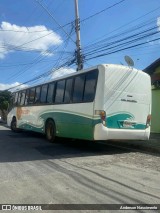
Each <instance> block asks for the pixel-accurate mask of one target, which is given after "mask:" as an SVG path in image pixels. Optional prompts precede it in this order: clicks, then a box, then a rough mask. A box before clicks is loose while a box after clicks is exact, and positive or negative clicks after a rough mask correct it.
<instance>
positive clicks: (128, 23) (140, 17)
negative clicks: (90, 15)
mask: <svg viewBox="0 0 160 213" xmlns="http://www.w3.org/2000/svg"><path fill="white" fill-rule="evenodd" d="M159 9H160V7H157V8H155V9H154V10H151V11H149V12H147V13H145V14H143V15H142V16H139V17H138V18H136V19H133V20H132V21H130V22H127V23H126V24H124V25H121V26H120V27H118V28H116V29H114V30H112V31H110V32H108V33H107V34H104V35H103V36H101V37H99V38H97V39H96V40H99V39H100V38H102V37H104V36H106V35H109V34H112V33H113V32H116V31H118V30H119V29H122V28H123V27H126V26H128V25H130V24H131V23H133V22H135V21H137V20H139V19H142V18H144V17H145V16H147V15H149V14H151V13H153V12H155V11H157V10H159ZM117 35H119V34H117ZM92 42H93V41H92Z"/></svg>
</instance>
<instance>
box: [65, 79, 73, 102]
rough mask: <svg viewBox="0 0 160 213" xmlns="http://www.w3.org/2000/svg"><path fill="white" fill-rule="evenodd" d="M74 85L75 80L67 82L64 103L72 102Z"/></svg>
mask: <svg viewBox="0 0 160 213" xmlns="http://www.w3.org/2000/svg"><path fill="white" fill-rule="evenodd" d="M72 84H73V79H72V78H70V79H67V80H66V89H65V94H64V103H70V101H71V93H72Z"/></svg>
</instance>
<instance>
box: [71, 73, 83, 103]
mask: <svg viewBox="0 0 160 213" xmlns="http://www.w3.org/2000/svg"><path fill="white" fill-rule="evenodd" d="M84 81H85V75H84V74H83V75H79V76H77V77H75V82H74V89H73V102H82V99H83V90H84Z"/></svg>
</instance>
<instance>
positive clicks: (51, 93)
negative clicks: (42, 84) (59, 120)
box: [47, 83, 55, 103]
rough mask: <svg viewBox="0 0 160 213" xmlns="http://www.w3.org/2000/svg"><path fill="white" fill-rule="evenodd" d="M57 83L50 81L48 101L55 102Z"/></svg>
mask: <svg viewBox="0 0 160 213" xmlns="http://www.w3.org/2000/svg"><path fill="white" fill-rule="evenodd" d="M54 89H55V83H50V84H49V86H48V94H47V103H53V95H54Z"/></svg>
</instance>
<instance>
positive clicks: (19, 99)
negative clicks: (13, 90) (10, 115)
mask: <svg viewBox="0 0 160 213" xmlns="http://www.w3.org/2000/svg"><path fill="white" fill-rule="evenodd" d="M20 102H21V92H19V93H18V100H17V105H20Z"/></svg>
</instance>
